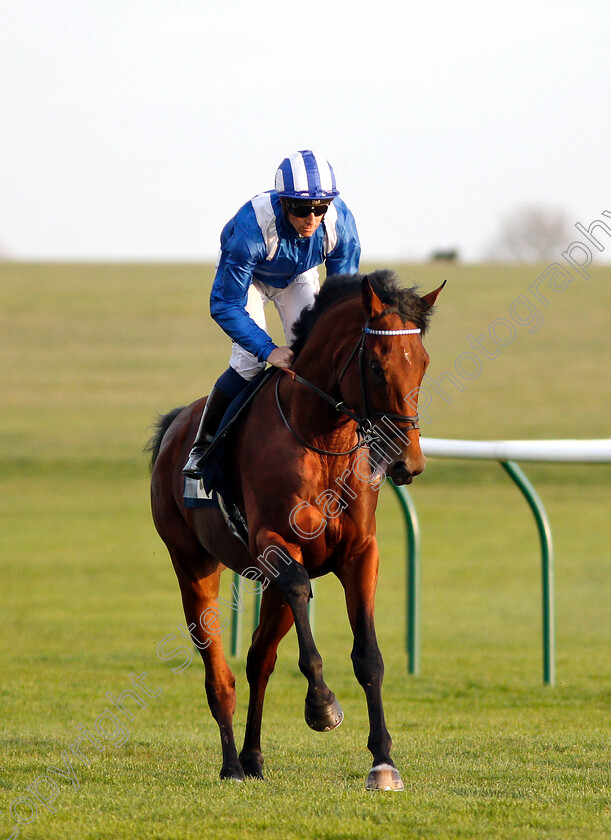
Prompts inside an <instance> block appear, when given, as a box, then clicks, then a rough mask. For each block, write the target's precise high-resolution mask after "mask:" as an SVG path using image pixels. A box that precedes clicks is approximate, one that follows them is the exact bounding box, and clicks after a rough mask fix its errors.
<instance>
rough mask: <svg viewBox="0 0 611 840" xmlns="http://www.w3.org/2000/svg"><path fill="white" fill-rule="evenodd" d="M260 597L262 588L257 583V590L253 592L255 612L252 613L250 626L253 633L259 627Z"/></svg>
mask: <svg viewBox="0 0 611 840" xmlns="http://www.w3.org/2000/svg"><path fill="white" fill-rule="evenodd" d="M262 595H263V587H262V586H261V583H260V582H259V583H258V584H257V589H256V592H255V611H254V616H253V625H252V631H253V633H254V632H255V630H256V629H257V627H258V626H259V616H260V615H261V597H262Z"/></svg>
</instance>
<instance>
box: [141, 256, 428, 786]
mask: <svg viewBox="0 0 611 840" xmlns="http://www.w3.org/2000/svg"><path fill="white" fill-rule="evenodd" d="M442 288H443V286H441V287H439V288H438V289H436V290H435V291H433V292H430V293H429V294H426V295H424V296H422V297H421V296H419V295H418V294H417V293H416V291H415V290H414V289H403V288H401V287H400V286H399V284H398V280H397V278H396V277H395V275H394V274H393V273H392V272H390V271H387V270H382V271H376V272H372V273H371V274H369V275H364V276H363V275H358V274H357V275H337V276H335V277H331V278H329V279H327V281H326V282H325V283H324V285H323V286H322V289H321V291H320V292H319V294H318V296H317V298H316V300H315V303H314V304H313V306H312V307H311V308H308V309H306V310H304V311H303V312H302V314H301V316H300V318H299V319H298V321H297V323H296V324H295V326H294V328H293V331H294V334H295V336H296V338H295V341H294V343H293V345H292V348H293V351H294V354H295V359H294V363H293V366H292V370H291V371H284V370H280V369H278V370H277V371H274V372H273V374H272V375H271V377H270V378H269V380H268V381H267V382H266V383H265V384H264V385H263V386H262V387H261V389H260V390H259V391H258V392H257V393H256V395H255V396H254V398H253V400H252V402H251V403H250V404H249V405H248V406H247V408H246V409H245V417H244V419H243V420H242V421H241V425H240V429H239V435H238V436H237V440H235V444H234V446H233V447H232V451H231V452H230V453H229V454H228V456H227V459H226V460H227V463H226V465H225V468H226V470H227V471H228V476H229V478H230V481H231V486H232V487H233V490H234V493H235V499H236V502H237V505H238V507H239V509H240V511H241V513H242V515H243V517H244V519H245V520H246V522H247V523H248V546H247V545H246V544H245V543H244V542H243V541H241V540H240V539H238V538H237V536H234V535H233V534H232V533H231V532H230V530H229V528H228V526H227V524H226V522H225V519H224V518H223V516H222V514H221V512H220V511H219V510H218V509H216V508H210V507H208V508H196V509H192V508H187V507H185V505H184V500H183V475H182V467H183V465H184V463H185V462H186V460H187V456H188V453H189V451H190V449H191V445H192V443H193V439H194V437H195V433H196V430H197V427H198V423H199V419H200V417H201V414H202V410H203V407H204V405H205V399H204V398H202V399H200V400H197V401H196V402H194V403H193V404H192V405H189V406H187V407H186V408H183V409H175V410H174V411H173V412H170V414H168V415H165V417H162V418H160V419H159V421H158V425H157V431H156V434H155V436H154V437H153V438H152V440H151V442H150V444H149V448H150V451H151V453H152V458H151V461H152V478H151V500H152V512H153V519H154V522H155V526H156V528H157V531H158V532H159V535H160V536H161V538H162V540H163V541H164V542H165V544H166V546H167V549H168V551H169V553H170V556H171V559H172V563H173V565H174V569H175V571H176V575H177V577H178V582H179V585H180V591H181V594H182V602H183V607H184V613H185V618H186V621H187V627H188V628H189V630H190V632H191V637H192V640H193V642H194V644H195V645H196V646H197V647H198V649H199V650H200V653H201V656H202V659H203V662H204V666H205V688H206V694H207V698H208V703H209V706H210V710H211V712H212V715H213V717H214V718H215V720H216V722H217V724H218V726H219V730H220V736H221V745H222V755H223V763H222V768H221V771H220V776H221V778H223V779H236V780H243V779H244V778H245V777H255V778H259V779H262V778H263V756H262V753H261V742H260V739H261V720H262V712H263V700H264V695H265V690H266V687H267V683H268V680H269V678H270V676H271V674H272V671H273V670H274V666H275V662H276V651H277V648H278V644H279V643H280V641H281V639H282V638H283V637H284V636H285V635H286V633H287V632H288V631H289V629H290V628H291V626H292V624H293V623H294V624H295V629H296V632H297V639H298V648H299V668H300V670H301V671H302V673H303V674H304V676H305V678H306V680H307V684H308V688H307V693H306V701H305V717H306V722H307V723H308V725H309V726H310V727H312V728H313V729H315V730H318V731H325V730H329V729H333V728H335V727H336V726H338V725H339V724H340V723H341V721H342V718H343V713H342V710H341V707H340V705H339V703H338V701H337V700H336V698H335V695H334V694H333V692H332V691H331V690H330V689H329V688H328V686H327V685H326V683H325V681H324V679H323V668H322V659H321V656H320V653H319V652H318V650H317V648H316V645H315V642H314V638H313V635H312V631H311V628H310V624H309V621H308V613H307V604H308V600H309V598H310V597H311V588H310V580H311V579H313V578H317V577H319V576H321V575H325V574H328V573H329V572H333V573H334V574H335V575H336V576H337V577H338V579H339V580H340V582H341V584H342V586H343V588H344V592H345V599H346V606H347V611H348V616H349V620H350V624H351V627H352V631H353V636H354V644H353V648H352V653H351V658H352V662H353V667H354V673H355V675H356V678H357V680H358V681H359V683H360V684H361V686H362V687H363V689H364V692H365V697H366V701H367V708H368V712H369V727H370V731H369V739H368V742H367V746H368V749H369V750H370V752H371V753H372V755H373V766H372V769H371V771H370V772H369V775H368V777H367V782H366V787H367V788H368V789H370V790H375V789H385V790H388V789H391V790H403V782H402V780H401V776H400V774H399V771H398V770H397V769H396V767H395V765H394V763H393V761H392V759H391V757H390V749H391V738H390V735H389V733H388V730H387V728H386V723H385V719H384V710H383V706H382V695H381V687H382V677H383V671H384V664H383V661H382V656H381V653H380V649H379V647H378V643H377V640H376V633H375V626H374V597H375V590H376V583H377V577H378V562H379V554H378V546H377V542H376V522H375V510H376V504H377V500H378V492H377V491H378V488H379V486H380V481H381V480H382V479H383V477H384V473H386V472H387V473H388V475H389V476H390V477H391V479H392V480H393V481H394V483H395V484H398V485H401V484H405V483H410V482H411V480H412V478H413V477H414V476H416V475H418V474H419V473H421V472H422V471H423V469H424V466H425V459H424V456H423V454H422V451H421V449H420V443H419V434H420V432H419V428H418V415H417V395H418V389H419V387H420V384H421V381H422V377H423V376H424V372H425V370H426V367H427V365H428V361H429V357H428V354H427V352H426V350H425V349H424V346H423V344H422V336H423V334H424V333H425V330H426V328H427V325H428V320H429V316H430V314H431V310H432V307H433V305H434V303H435V301H436V299H437V296H438V294H439V292H440V291H441V289H442ZM406 406H407V413H405V412H406ZM226 567H228V568H230V569H233V570H234V571H236V572H238V573H240V574H243V575H244V576H245V577H246V578H251V579H252V578H253V576H254V577H257V576H258V579H259V580H260V581H261V583H262V586H263V589H264V591H263V597H262V601H261V612H260V619H259V625H258V627H257V629H256V630H255V632H254V634H253V638H252V644H251V647H250V649H249V652H248V656H247V663H246V674H247V679H248V683H249V686H250V698H249V706H248V715H247V722H246V730H245V737H244V745H243V747H242V750H241V752H240V754H239V755H238V752H237V749H236V744H235V740H234V734H233V725H232V719H233V714H234V710H235V679H234V676H233V674H232V672H231V670H230V668H229V666H228V664H227V661H226V659H225V656H224V653H223V648H222V644H221V638H220V635H219V633H220V629H219V625H220V613H219V609H218V604H217V597H218V592H219V582H220V576H221V572H222V571H223V570H224V569H225V568H226ZM268 584H271V585H268Z"/></svg>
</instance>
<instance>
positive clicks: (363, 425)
mask: <svg viewBox="0 0 611 840" xmlns="http://www.w3.org/2000/svg"><path fill="white" fill-rule="evenodd" d="M384 314H386V313H384V312H383V313H382V314H381V315H378V316H376V317H377V318H380V317H382V316H383V315H384ZM420 332H421V330H420V329H405V330H374V329H371V328H370V326H369V319H368V320H367V321H366V322H365V326H364V327H363V331H362V333H361V335H360V337H359V340H358V341H357V343H356V345H355V346H354V349H353V351H352V353H350V355H349V356H348V360H347V362H346V364H345V365H344V366H343V368H342V371H341V373H340V375H339V377H338V380H337V384H338V385H339V383H340V382H341V380H342V377H343V375H344V374H345V372H346V370H347V368H348V365H349V364H350V362H351V361H352V360H353V359H354V357H355V356H358V361H359V382H360V386H361V395H362V399H363V411H364V416H363V417H361V416H359V415H358V414H357V413H356V412H355V411H353V409H351V408H348V406H347V405H345V403H344V402H343V401H342V400H339V401H338V400H336V399H334V398H333V397H332V396H331V395H330V394H327V392H326V391H323V390H322V388H319V387H318V386H317V385H315V384H314V383H313V382H310V380H309V379H306V378H305V377H303V376H300V375H299V374H298V373H295V371H293V370H287V369H286V368H281V369H280V370H281V371H282V373H286V374H287V375H288V376H290V377H291V379H292V380H293V382H298V383H299V384H300V385H304V386H305V387H306V388H308V389H309V390H310V391H312V392H313V393H315V394H317V395H318V396H319V397H320V398H321V399H323V400H324V401H325V402H327V403H328V404H329V405H330V406H332V407H333V408H334V409H335V410H336V411H338V412H339V413H341V414H345V415H346V417H349V418H350V420H352V421H354V422H355V423H356V433H357V436H358V441H357V443H356V444H355V445H354V446H353V447H352V448H351V449H347V450H346V451H345V452H334V451H332V450H329V449H320V448H319V447H317V446H314V445H313V444H311V443H308V441H307V440H305V438H303V437H301V435H300V434H298V433H297V432H296V431H295V429H293V427H292V426H291V424H290V423H289V421H288V418H287V416H286V414H285V413H284V410H283V408H282V405H281V403H280V377H278V379H276V405H277V407H278V412H279V413H280V417H281V418H282V420H283V422H284V425H285V426H286V428H287V429H288V430H289V432H290V433H291V434H292V435H293V437H294V438H295V439H296V440H298V441H299V443H301V444H302V445H303V446H305V447H306V448H307V449H311V450H312V451H313V452H317V453H318V454H319V455H351V454H352V453H353V452H356V450H357V449H359V448H360V447H361V446H363V444H364V443H365V440H366V436H367V435H368V434H369V435H371V434H372V433H373V435H375V427H374V424H373V423H372V420H371V418H374V419H376V420H377V419H380V418H388V419H389V420H394V421H396V422H398V423H407V429H406V431H411V430H414V429H419V428H420V426H419V425H418V421H419V417H418V415H417V414H414V415H409V414H393V413H392V412H389V411H379V410H378V409H373V408H370V404H369V394H368V391H367V378H366V375H365V364H366V357H365V339H366V338H367V336H368V335H414V334H418V333H420ZM375 436H376V437H379V435H375Z"/></svg>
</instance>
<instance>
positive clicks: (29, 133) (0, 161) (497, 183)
mask: <svg viewBox="0 0 611 840" xmlns="http://www.w3.org/2000/svg"><path fill="white" fill-rule="evenodd" d="M0 10H1V17H0V119H1V120H2V123H1V124H2V130H1V131H0V150H1V153H0V252H3V253H4V254H5V255H9V256H11V257H15V258H38V259H44V258H88V259H90V258H108V259H123V258H133V259H142V258H146V259H165V258H167V259H181V260H182V259H186V260H189V259H202V258H204V259H211V258H213V257H214V256H215V254H216V251H217V248H218V237H219V233H220V230H221V228H222V226H223V225H224V223H225V222H226V221H227V220H228V218H229V217H230V216H232V215H233V213H234V212H235V211H236V210H237V209H238V207H239V206H240V205H241V204H243V203H244V202H245V201H246V200H247V199H249V198H250V197H252V196H253V195H254V194H256V193H257V192H260V191H263V190H266V189H270V188H271V187H272V186H273V177H274V173H275V170H276V167H277V166H278V164H279V162H280V161H281V159H282V158H283V157H285V156H286V155H288V154H289V153H291V152H293V151H295V150H297V149H303V148H314V149H316V150H318V151H320V152H321V153H322V154H323V155H324V156H326V157H327V158H328V159H329V160H330V161H331V163H332V165H333V167H334V169H335V173H336V176H337V181H338V187H339V189H340V191H341V194H342V197H343V198H344V199H345V201H346V203H347V204H348V205H349V206H350V207H351V209H352V210H353V212H354V214H355V217H356V220H357V225H358V227H359V232H360V236H361V241H362V245H363V257H364V258H365V259H366V260H376V259H388V260H391V259H398V258H414V259H422V258H426V257H427V255H428V254H429V253H430V251H431V250H432V249H434V248H449V247H458V248H459V249H460V252H461V255H462V256H463V257H464V258H465V259H466V260H476V259H480V258H481V257H482V256H483V254H484V253H485V250H486V247H487V245H488V243H489V241H490V239H491V237H492V236H493V234H494V232H495V230H496V228H497V225H498V220H499V217H500V216H501V215H502V214H503V213H505V212H506V211H508V210H510V209H511V208H512V207H514V206H515V205H517V204H520V203H524V202H538V203H543V204H547V205H550V206H553V207H559V208H562V209H564V210H565V211H566V213H567V216H568V217H569V219H570V221H571V222H572V223H574V222H578V221H580V222H582V223H583V224H586V225H588V224H589V223H590V221H592V220H593V219H595V218H597V217H600V213H601V211H602V210H603V209H607V210H611V194H610V187H611V175H610V167H609V159H610V155H611V114H610V101H611V69H610V64H611V59H610V56H611V2H610V1H609V0H580V2H563V1H562V0H527V1H525V2H522V0H511V2H504V0H500V2H497V1H496V0H462V2H454V1H453V0H426V2H419V3H411V2H400V0H396V2H392V0H377V2H370V0H367V2H364V0H325V2H319V3H317V2H311V3H309V4H303V3H300V4H297V3H294V2H291V0H0ZM575 235H576V236H577V231H575ZM567 244H568V243H567ZM610 253H611V243H610V248H609V251H607V252H606V253H605V255H604V256H605V257H608V256H609V254H610Z"/></svg>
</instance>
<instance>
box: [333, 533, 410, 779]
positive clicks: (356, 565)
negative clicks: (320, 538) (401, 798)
mask: <svg viewBox="0 0 611 840" xmlns="http://www.w3.org/2000/svg"><path fill="white" fill-rule="evenodd" d="M378 563H379V554H378V546H377V543H376V541H375V539H374V540H372V541H371V543H370V544H369V547H368V548H367V550H366V552H365V553H364V554H363V555H362V556H361V557H360V558H356V557H352V558H351V561H350V563H349V564H348V565H347V566H345V567H344V568H343V569H341V570H338V577H339V579H340V581H341V583H342V585H343V587H344V591H345V594H346V606H347V609H348V617H349V619H350V624H351V626H352V632H353V634H354V644H353V647H352V655H351V656H352V664H353V667H354V673H355V676H356V678H357V680H358V681H359V683H360V684H361V685H362V687H363V690H364V692H365V697H366V699H367V711H368V713H369V739H368V741H367V748H368V749H369V751H370V753H371V754H372V755H373V767H372V769H371V771H370V773H369V775H368V776H367V782H366V788H367V790H403V781H402V780H401V776H400V774H399V771H398V770H397V768H396V767H395V765H394V762H393V760H392V759H391V757H390V749H391V746H392V741H391V738H390V735H389V732H388V729H387V728H386V721H385V719H384V708H383V705H382V680H383V677H384V662H383V660H382V654H381V652H380V648H379V646H378V640H377V638H376V631H375V624H374V603H375V591H376V584H377V580H378Z"/></svg>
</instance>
